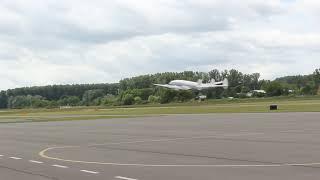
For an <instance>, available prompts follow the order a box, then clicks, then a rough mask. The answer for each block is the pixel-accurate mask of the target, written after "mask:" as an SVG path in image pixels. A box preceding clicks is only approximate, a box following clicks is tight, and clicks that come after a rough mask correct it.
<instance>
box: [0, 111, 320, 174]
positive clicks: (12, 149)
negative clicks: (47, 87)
mask: <svg viewBox="0 0 320 180" xmlns="http://www.w3.org/2000/svg"><path fill="white" fill-rule="evenodd" d="M319 177H320V113H256V114H206V115H170V116H169V115H168V116H159V117H137V118H124V119H101V120H86V121H62V122H38V123H12V124H0V179H1V180H2V179H3V180H21V179H23V180H48V179H50V180H88V179H90V180H96V179H97V180H98V179H99V180H100V179H101V180H102V179H103V180H106V179H107V180H108V179H110V180H117V179H118V180H119V179H120V180H121V179H122V180H189V179H190V180H191V179H192V180H202V179H203V180H208V179H219V180H224V179H226V180H256V179H259V180H267V179H268V180H270V179H279V180H280V179H281V180H285V179H288V180H289V179H290V180H298V179H299V180H301V179H304V180H306V179H319Z"/></svg>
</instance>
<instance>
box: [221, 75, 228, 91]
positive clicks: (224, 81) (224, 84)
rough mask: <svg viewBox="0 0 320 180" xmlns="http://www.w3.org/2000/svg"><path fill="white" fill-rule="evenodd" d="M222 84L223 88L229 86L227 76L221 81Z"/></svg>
mask: <svg viewBox="0 0 320 180" xmlns="http://www.w3.org/2000/svg"><path fill="white" fill-rule="evenodd" d="M222 84H223V88H224V89H228V87H229V81H228V79H227V78H225V79H224V80H223V81H222Z"/></svg>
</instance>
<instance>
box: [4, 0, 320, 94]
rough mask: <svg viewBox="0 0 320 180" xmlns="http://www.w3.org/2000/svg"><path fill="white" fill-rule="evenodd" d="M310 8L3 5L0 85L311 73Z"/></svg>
mask: <svg viewBox="0 0 320 180" xmlns="http://www.w3.org/2000/svg"><path fill="white" fill-rule="evenodd" d="M319 7H320V5H319V3H318V2H317V1H315V0H313V1H312V0H304V1H293V0H286V1H284V0H270V1H265V0H243V1H238V0H230V1H223V0H184V1H180V0H159V1H146V0H139V1H131V0H117V1H111V0H110V1H105V0H94V1H90V2H89V1H78V0H66V1H55V0H48V1H36V0H29V1H28V2H26V1H23V0H4V1H3V2H2V3H1V5H0V11H1V14H0V39H1V41H0V75H1V76H0V81H1V82H2V83H1V84H0V89H7V88H13V87H19V86H31V85H46V84H60V83H62V84H66V83H95V82H116V81H118V80H119V79H121V78H125V77H128V76H134V75H140V74H145V73H154V72H163V71H183V70H199V71H207V70H210V69H212V68H220V69H225V68H236V69H239V70H242V71H245V72H247V73H251V72H256V71H258V72H261V73H262V77H263V78H269V79H272V78H274V77H276V76H279V75H289V74H298V73H310V72H312V70H313V69H314V68H316V67H317V66H318V67H319V66H320V63H319V61H318V59H319V57H320V54H319V52H320V51H319V47H320V46H319V45H320V43H319V42H320V38H319V36H320V33H319V31H318V30H320V26H319V24H318V23H317V21H316V20H318V19H319V16H318V15H319V14H318V12H319V11H318V9H319ZM306 17H307V18H306ZM305 18H306V19H305Z"/></svg>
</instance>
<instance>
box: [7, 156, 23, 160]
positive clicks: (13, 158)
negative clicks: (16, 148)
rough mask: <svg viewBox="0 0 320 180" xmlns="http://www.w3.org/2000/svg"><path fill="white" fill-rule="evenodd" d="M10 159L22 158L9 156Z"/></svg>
mask: <svg viewBox="0 0 320 180" xmlns="http://www.w3.org/2000/svg"><path fill="white" fill-rule="evenodd" d="M9 158H10V159H14V160H20V159H22V158H19V157H9Z"/></svg>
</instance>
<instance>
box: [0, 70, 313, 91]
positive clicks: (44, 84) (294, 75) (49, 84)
mask: <svg viewBox="0 0 320 180" xmlns="http://www.w3.org/2000/svg"><path fill="white" fill-rule="evenodd" d="M227 70H230V69H227ZM219 71H220V72H221V70H219ZM182 72H183V71H180V72H173V73H182ZM193 72H201V71H193ZM240 72H241V71H240ZM158 73H160V74H161V73H171V72H168V71H167V72H157V73H153V74H158ZM202 73H208V72H202ZM241 73H245V72H241ZM153 74H141V75H137V76H132V77H126V78H134V77H138V76H144V75H153ZM245 74H246V73H245ZM311 74H312V72H311V73H309V74H296V75H285V76H279V77H275V78H274V79H263V78H261V77H260V80H270V81H274V80H275V79H277V78H282V77H288V76H300V75H301V76H307V75H311ZM126 78H123V79H126ZM123 79H120V80H119V81H117V82H96V83H90V82H88V83H69V84H43V85H33V86H19V87H14V88H9V89H0V91H7V90H10V89H17V88H29V87H43V86H54V85H56V86H64V85H84V84H116V83H119V82H120V81H121V80H123Z"/></svg>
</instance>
